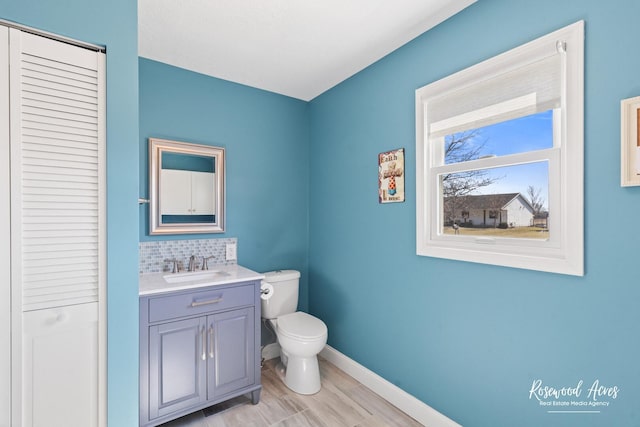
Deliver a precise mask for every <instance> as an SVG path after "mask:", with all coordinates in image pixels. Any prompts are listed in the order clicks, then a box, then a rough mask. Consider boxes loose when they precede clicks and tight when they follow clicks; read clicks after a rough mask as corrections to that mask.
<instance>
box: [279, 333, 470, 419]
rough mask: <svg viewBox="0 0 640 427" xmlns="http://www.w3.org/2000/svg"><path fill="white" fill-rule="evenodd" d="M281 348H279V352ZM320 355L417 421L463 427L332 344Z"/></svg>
mask: <svg viewBox="0 0 640 427" xmlns="http://www.w3.org/2000/svg"><path fill="white" fill-rule="evenodd" d="M279 352H280V350H279V349H278V353H279ZM320 356H322V357H324V358H325V359H327V360H328V361H329V362H331V363H333V364H334V365H335V366H337V367H338V368H340V369H341V370H343V371H344V372H346V373H347V374H349V375H350V376H352V377H353V378H354V379H356V380H358V381H359V382H360V383H362V384H363V385H365V386H366V387H368V388H369V389H370V390H371V391H373V392H374V393H376V394H377V395H379V396H380V397H382V398H383V399H384V400H386V401H387V402H389V403H391V404H392V405H394V406H395V407H397V408H398V409H400V410H401V411H402V412H404V413H405V414H407V415H409V416H410V417H412V418H413V419H415V420H416V421H418V422H419V423H421V424H424V425H425V426H429V427H461V426H460V424H458V423H456V422H455V421H452V420H451V419H449V418H447V417H446V416H444V415H442V414H441V413H440V412H438V411H436V410H435V409H433V408H432V407H430V406H429V405H427V404H426V403H424V402H422V401H420V400H418V399H416V398H415V397H413V396H412V395H410V394H409V393H407V392H405V391H404V390H402V389H401V388H399V387H398V386H396V385H394V384H392V383H390V382H389V381H387V380H385V379H384V378H382V377H381V376H379V375H378V374H376V373H375V372H372V371H370V370H369V369H367V368H365V367H364V366H362V365H360V364H359V363H357V362H356V361H354V360H353V359H350V358H349V357H347V356H345V355H344V354H342V353H340V352H339V351H338V350H336V349H334V348H333V347H331V346H328V345H327V346H326V347H325V348H324V349H323V350H322V351H321V352H320Z"/></svg>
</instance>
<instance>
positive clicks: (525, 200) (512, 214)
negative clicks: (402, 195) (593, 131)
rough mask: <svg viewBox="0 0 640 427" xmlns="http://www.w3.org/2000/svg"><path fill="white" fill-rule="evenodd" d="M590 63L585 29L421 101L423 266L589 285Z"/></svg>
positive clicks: (541, 43) (430, 90)
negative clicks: (449, 262) (504, 269)
mask: <svg viewBox="0 0 640 427" xmlns="http://www.w3.org/2000/svg"><path fill="white" fill-rule="evenodd" d="M583 56H584V23H583V22H582V21H580V22H577V23H575V24H573V25H570V26H568V27H565V28H563V29H561V30H558V31H556V32H554V33H551V34H548V35H546V36H543V37H541V38H539V39H537V40H534V41H532V42H530V43H527V44H525V45H523V46H520V47H518V48H515V49H513V50H511V51H508V52H506V53H503V54H501V55H498V56H496V57H494V58H491V59H489V60H486V61H484V62H482V63H480V64H477V65H475V66H473V67H470V68H468V69H466V70H463V71H460V72H458V73H456V74H453V75H451V76H449V77H446V78H444V79H442V80H439V81H436V82H434V83H431V84H429V85H427V86H425V87H422V88H420V89H418V90H417V91H416V163H417V164H416V191H417V196H416V202H417V203H416V204H417V212H416V222H417V236H416V237H417V253H418V255H425V256H433V257H440V258H450V259H457V260H464V261H471V262H481V263H487V264H495V265H503V266H509V267H517V268H527V269H532V270H541V271H548V272H556V273H563V274H573V275H583V81H584V79H583V74H584V71H583V68H584V65H583V62H584V61H583ZM458 224H459V225H460V227H458Z"/></svg>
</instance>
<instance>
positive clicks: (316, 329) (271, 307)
mask: <svg viewBox="0 0 640 427" xmlns="http://www.w3.org/2000/svg"><path fill="white" fill-rule="evenodd" d="M264 276H265V278H264V280H263V284H265V283H266V284H270V285H271V286H272V287H273V291H272V293H271V295H270V296H269V297H268V298H267V299H263V300H262V317H263V318H265V319H269V322H270V323H271V325H272V326H273V329H274V330H275V332H276V336H277V338H278V343H279V344H280V358H281V360H282V363H283V365H284V368H285V374H284V383H285V384H286V385H287V387H289V388H290V389H291V390H293V391H295V392H296V393H300V394H314V393H317V392H318V391H320V370H319V369H318V357H317V355H318V353H319V352H320V350H322V349H323V348H324V346H325V344H326V343H327V325H325V324H324V322H323V321H322V320H320V319H318V318H316V317H313V316H312V315H310V314H307V313H303V312H302V311H296V308H297V307H298V283H299V279H300V272H298V271H295V270H278V271H270V272H268V273H264Z"/></svg>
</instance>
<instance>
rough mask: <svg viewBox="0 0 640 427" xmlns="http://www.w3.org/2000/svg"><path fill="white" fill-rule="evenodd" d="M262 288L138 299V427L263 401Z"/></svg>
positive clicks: (246, 285)
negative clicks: (247, 398)
mask: <svg viewBox="0 0 640 427" xmlns="http://www.w3.org/2000/svg"><path fill="white" fill-rule="evenodd" d="M259 294H260V283H259V281H256V282H245V283H238V284H231V285H218V286H212V287H209V288H198V289H197V290H188V291H177V292H170V293H163V294H159V295H151V296H141V297H140V425H141V426H155V425H158V424H162V423H164V422H167V421H169V420H172V419H175V418H178V417H180V416H182V415H185V414H188V413H190V412H194V411H196V410H198V409H202V408H205V407H207V406H211V405H214V404H216V403H219V402H222V401H224V400H227V399H230V398H233V397H236V396H239V395H242V394H248V393H250V394H251V399H252V401H253V403H254V404H256V403H258V401H259V399H260V389H261V385H260V355H259V351H258V350H259V349H260V343H259V339H260V327H259V325H260V323H259V320H260V303H259V301H260V299H259Z"/></svg>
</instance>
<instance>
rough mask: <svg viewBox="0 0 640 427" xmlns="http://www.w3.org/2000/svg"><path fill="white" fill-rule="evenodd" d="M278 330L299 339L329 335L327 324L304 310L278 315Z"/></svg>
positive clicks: (315, 338) (306, 339)
mask: <svg viewBox="0 0 640 427" xmlns="http://www.w3.org/2000/svg"><path fill="white" fill-rule="evenodd" d="M277 328H278V332H279V333H281V334H282V335H284V336H286V337H289V338H291V339H295V340H299V341H312V340H317V339H320V338H322V337H326V335H327V325H325V324H324V322H323V321H322V320H320V319H318V318H317V317H313V316H312V315H310V314H307V313H305V312H302V311H297V312H295V313H291V314H285V315H284V316H281V317H278V322H277Z"/></svg>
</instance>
